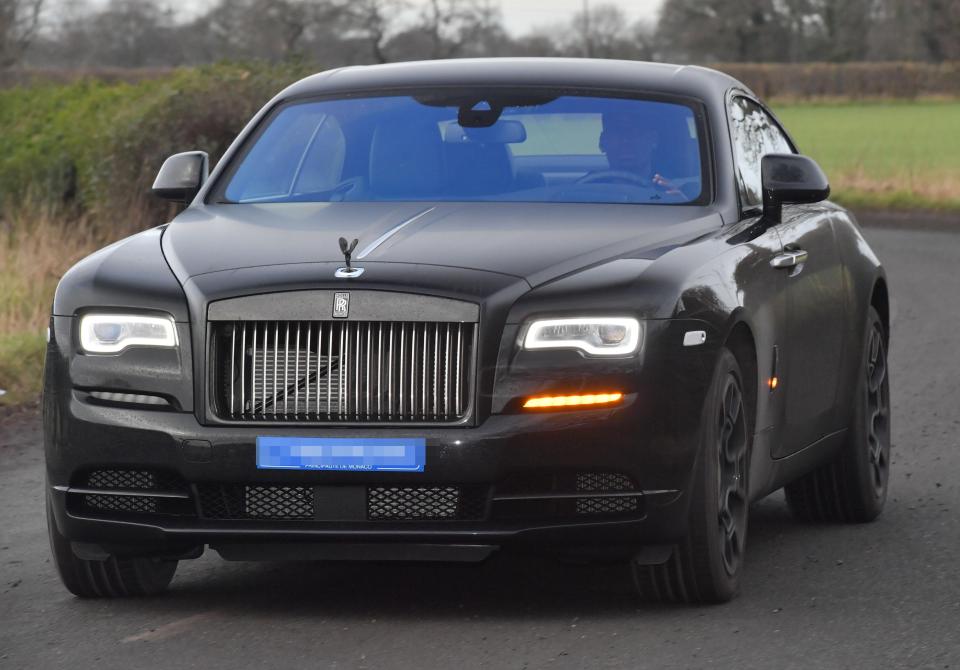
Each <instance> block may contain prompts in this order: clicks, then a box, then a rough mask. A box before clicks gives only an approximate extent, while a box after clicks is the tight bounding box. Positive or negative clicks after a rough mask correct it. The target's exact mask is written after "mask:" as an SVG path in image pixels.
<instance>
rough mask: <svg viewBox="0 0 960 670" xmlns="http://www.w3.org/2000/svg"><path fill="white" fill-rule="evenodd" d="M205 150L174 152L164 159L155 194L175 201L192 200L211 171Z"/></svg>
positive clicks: (156, 180)
mask: <svg viewBox="0 0 960 670" xmlns="http://www.w3.org/2000/svg"><path fill="white" fill-rule="evenodd" d="M209 165H210V158H209V157H208V156H207V152H205V151H187V152H184V153H182V154H174V155H172V156H170V158H168V159H167V160H165V161H163V165H162V166H161V167H160V172H158V173H157V178H156V179H155V180H154V182H153V189H152V190H153V194H154V195H157V196H159V197H161V198H164V199H166V200H172V201H174V202H190V201H191V200H193V198H194V196H196V195H197V193H198V192H199V191H200V187H201V186H203V183H204V182H205V181H206V180H207V176H208V175H209V172H210V167H209Z"/></svg>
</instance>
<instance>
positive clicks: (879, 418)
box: [784, 307, 890, 523]
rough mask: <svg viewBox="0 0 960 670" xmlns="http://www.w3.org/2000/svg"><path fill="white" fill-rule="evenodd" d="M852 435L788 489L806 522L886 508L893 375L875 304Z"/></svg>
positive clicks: (856, 519) (855, 517) (850, 518)
mask: <svg viewBox="0 0 960 670" xmlns="http://www.w3.org/2000/svg"><path fill="white" fill-rule="evenodd" d="M863 343H864V346H863V353H862V356H861V361H860V372H859V374H858V379H857V390H856V396H855V399H854V407H853V414H852V417H851V422H850V426H849V427H848V429H847V438H846V440H845V441H844V444H843V447H842V448H841V450H840V452H839V453H838V454H837V457H836V458H835V459H834V460H833V461H832V462H831V463H828V464H826V465H823V466H821V467H819V468H818V469H816V470H814V471H813V472H811V473H809V474H807V475H804V476H803V477H801V478H800V479H798V480H797V481H795V482H793V483H791V484H788V485H787V486H785V487H784V491H785V493H786V498H787V505H789V507H790V511H791V512H792V513H793V515H794V516H795V517H796V518H797V519H799V520H801V521H814V522H822V521H840V522H845V523H866V522H869V521H873V520H874V519H876V518H877V517H878V516H879V515H880V512H882V511H883V505H884V503H885V502H886V499H887V486H888V483H889V480H890V376H889V372H888V371H889V368H888V366H887V338H886V336H885V331H884V327H883V322H882V321H881V320H880V315H879V314H878V313H877V311H876V310H875V309H874V308H873V307H870V310H869V312H868V313H867V323H866V327H865V328H864V340H863Z"/></svg>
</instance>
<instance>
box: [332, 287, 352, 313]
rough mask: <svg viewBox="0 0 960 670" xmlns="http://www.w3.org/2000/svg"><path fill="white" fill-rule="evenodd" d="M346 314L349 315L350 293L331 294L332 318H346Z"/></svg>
mask: <svg viewBox="0 0 960 670" xmlns="http://www.w3.org/2000/svg"><path fill="white" fill-rule="evenodd" d="M348 316H350V294H349V293H334V294H333V318H334V319H346V318H347V317H348Z"/></svg>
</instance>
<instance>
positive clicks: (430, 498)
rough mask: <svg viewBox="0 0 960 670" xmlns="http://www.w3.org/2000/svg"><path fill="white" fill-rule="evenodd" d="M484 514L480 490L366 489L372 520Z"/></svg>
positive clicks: (396, 487) (421, 487)
mask: <svg viewBox="0 0 960 670" xmlns="http://www.w3.org/2000/svg"><path fill="white" fill-rule="evenodd" d="M485 511H486V494H485V492H484V491H483V490H482V489H478V488H476V487H465V486H372V487H370V488H369V489H367V518H368V519H369V520H371V521H436V520H464V519H481V518H483V516H484V513H485Z"/></svg>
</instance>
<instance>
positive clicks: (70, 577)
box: [47, 495, 177, 598]
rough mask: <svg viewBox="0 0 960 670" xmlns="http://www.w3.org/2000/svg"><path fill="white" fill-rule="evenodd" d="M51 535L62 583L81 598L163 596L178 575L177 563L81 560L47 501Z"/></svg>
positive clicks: (48, 524) (127, 559) (120, 559)
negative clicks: (60, 529)
mask: <svg viewBox="0 0 960 670" xmlns="http://www.w3.org/2000/svg"><path fill="white" fill-rule="evenodd" d="M47 534H48V535H49V536H50V549H51V550H52V552H53V560H54V563H55V564H56V566H57V572H58V573H59V574H60V580H61V581H62V582H63V585H64V586H65V587H67V590H68V591H70V593H72V594H73V595H75V596H78V597H80V598H127V597H131V596H152V595H156V594H158V593H162V592H163V591H165V590H166V588H167V587H168V586H169V585H170V582H171V580H173V575H174V573H175V572H176V571H177V561H174V560H163V559H156V558H122V557H117V556H109V557H108V558H107V559H106V560H102V561H92V560H86V559H82V558H79V557H77V555H76V554H74V553H73V549H72V548H71V547H70V541H69V540H68V539H67V538H65V537H64V536H63V535H61V534H60V531H59V530H58V529H57V522H56V520H55V519H54V518H53V509H52V507H51V504H50V498H49V495H48V497H47Z"/></svg>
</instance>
